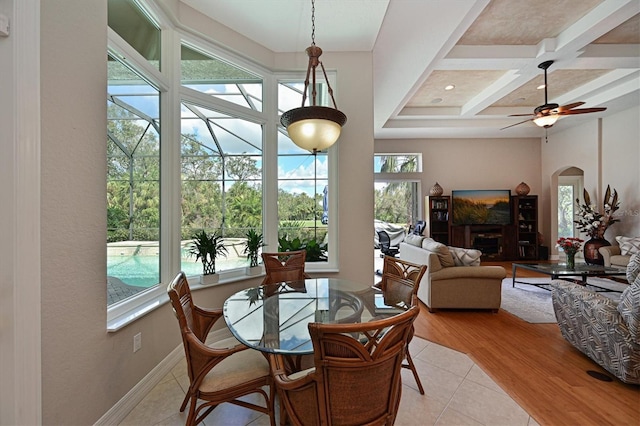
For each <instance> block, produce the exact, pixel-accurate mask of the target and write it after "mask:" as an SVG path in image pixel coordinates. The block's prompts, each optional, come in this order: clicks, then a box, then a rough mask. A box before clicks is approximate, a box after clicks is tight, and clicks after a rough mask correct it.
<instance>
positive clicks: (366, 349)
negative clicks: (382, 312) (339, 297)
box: [269, 306, 420, 425]
mask: <svg viewBox="0 0 640 426" xmlns="http://www.w3.org/2000/svg"><path fill="white" fill-rule="evenodd" d="M419 311H420V308H419V307H418V306H412V307H411V308H410V309H409V310H408V311H405V312H402V313H400V314H398V315H395V316H392V317H388V318H385V319H380V320H373V321H369V322H363V323H353V324H321V323H310V324H309V333H310V335H311V340H312V342H313V351H314V367H313V368H310V369H308V370H305V371H302V372H298V373H295V374H292V375H288V374H287V372H286V362H285V357H284V356H282V355H280V354H270V356H269V361H270V363H271V369H272V372H273V376H274V381H275V384H276V387H277V389H278V395H279V397H280V403H281V404H283V405H284V408H285V410H284V413H285V415H284V416H283V417H281V419H280V424H285V423H286V421H287V420H289V421H290V422H291V424H293V425H365V424H366V425H392V424H393V423H394V421H395V418H396V415H397V412H398V406H399V404H400V395H401V393H402V381H401V375H400V371H401V368H402V367H401V366H402V362H403V360H404V356H405V351H406V347H407V342H408V339H409V336H410V334H411V328H412V326H413V321H414V320H415V318H416V317H417V316H418V313H419ZM281 413H282V412H281ZM281 416H282V414H281Z"/></svg>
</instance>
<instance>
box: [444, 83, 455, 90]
mask: <svg viewBox="0 0 640 426" xmlns="http://www.w3.org/2000/svg"><path fill="white" fill-rule="evenodd" d="M455 88H456V86H454V85H453V84H450V85H448V86H446V87H445V88H444V90H453V89H455Z"/></svg>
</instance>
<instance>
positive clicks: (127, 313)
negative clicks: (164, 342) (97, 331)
mask: <svg viewBox="0 0 640 426" xmlns="http://www.w3.org/2000/svg"><path fill="white" fill-rule="evenodd" d="M261 276H264V272H262V273H260V274H255V275H247V274H242V275H240V274H238V273H237V271H236V273H229V274H225V273H224V272H223V273H221V274H220V280H219V281H218V282H217V283H214V284H207V285H203V284H200V282H199V279H198V278H199V276H192V277H189V280H190V282H193V283H194V284H190V285H189V287H190V288H191V290H199V289H203V288H211V287H217V286H221V285H225V284H231V283H235V282H238V281H245V280H248V279H253V278H256V277H261ZM168 302H169V296H168V295H167V292H166V291H165V287H164V286H163V284H162V283H161V284H159V285H158V286H156V287H153V288H151V289H149V290H146V291H143V292H141V293H140V294H137V295H135V296H133V297H132V298H130V299H127V300H126V301H123V302H122V304H120V303H116V304H115V305H113V306H111V307H109V308H107V332H108V333H114V332H116V331H118V330H120V329H122V328H124V327H125V326H127V325H129V324H131V323H133V322H134V321H136V320H137V319H139V318H142V317H143V316H145V315H146V314H148V313H149V312H152V311H154V310H156V309H158V308H159V307H161V306H162V305H164V304H165V303H168Z"/></svg>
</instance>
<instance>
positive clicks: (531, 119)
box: [500, 117, 535, 130]
mask: <svg viewBox="0 0 640 426" xmlns="http://www.w3.org/2000/svg"><path fill="white" fill-rule="evenodd" d="M534 118H535V117H532V118H530V119H528V120H524V121H521V122H519V123H516V124H512V125H510V126H507V127H503V128H502V129H500V130H504V129H508V128H509V127H513V126H517V125H518V124H522V123H526V122H527V121H533V119H534Z"/></svg>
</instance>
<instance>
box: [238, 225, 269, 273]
mask: <svg viewBox="0 0 640 426" xmlns="http://www.w3.org/2000/svg"><path fill="white" fill-rule="evenodd" d="M245 237H246V238H247V241H245V243H244V251H243V253H244V254H246V255H247V259H248V260H249V267H248V268H247V275H257V274H259V273H260V272H261V271H262V268H260V267H259V266H258V255H259V254H260V248H262V247H264V245H265V244H264V240H263V239H262V234H258V233H257V232H256V231H255V230H254V229H249V230H248V231H247V233H246V234H245Z"/></svg>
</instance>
